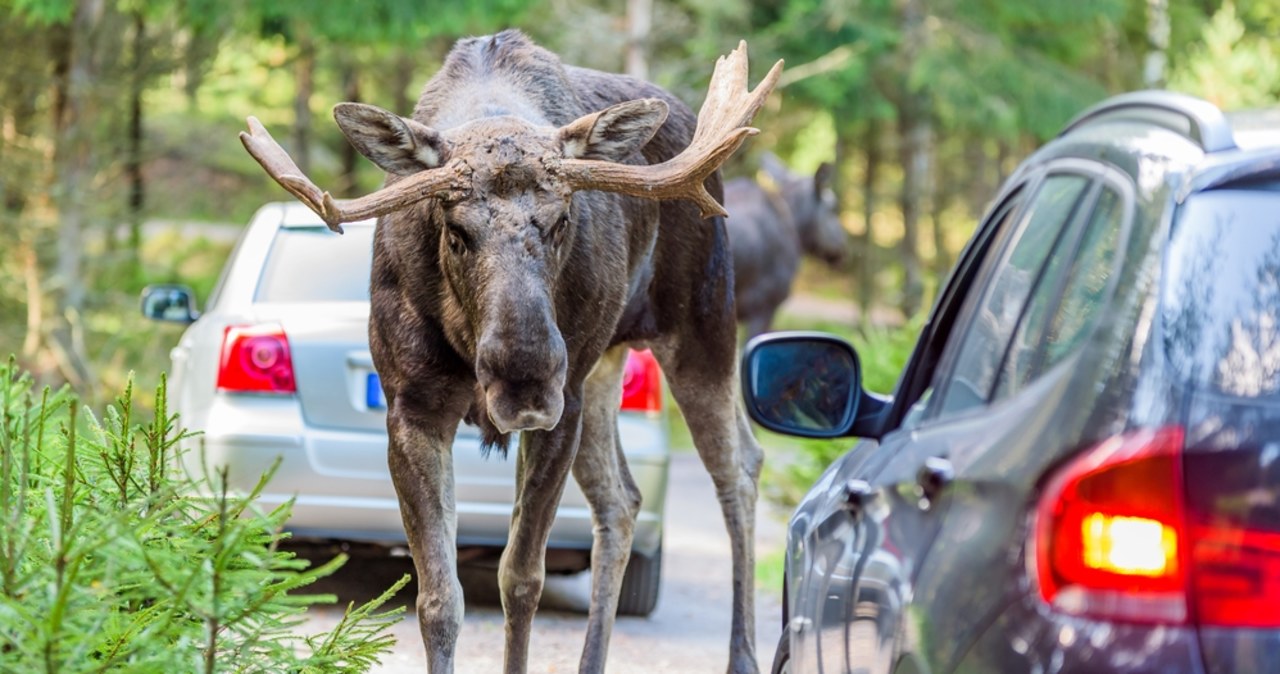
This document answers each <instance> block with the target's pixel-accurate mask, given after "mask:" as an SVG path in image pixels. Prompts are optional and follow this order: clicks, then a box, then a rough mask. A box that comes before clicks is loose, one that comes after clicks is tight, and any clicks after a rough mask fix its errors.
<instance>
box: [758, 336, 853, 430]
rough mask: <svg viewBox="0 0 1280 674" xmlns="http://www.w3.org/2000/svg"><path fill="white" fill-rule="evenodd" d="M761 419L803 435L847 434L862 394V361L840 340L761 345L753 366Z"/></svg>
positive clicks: (769, 424) (781, 342)
mask: <svg viewBox="0 0 1280 674" xmlns="http://www.w3.org/2000/svg"><path fill="white" fill-rule="evenodd" d="M748 367H749V368H750V370H749V377H748V386H749V387H750V389H751V391H750V393H751V397H752V404H753V406H754V407H755V410H754V411H755V412H756V415H757V420H758V421H760V422H761V423H763V424H765V425H766V426H773V427H774V430H780V431H783V432H793V433H797V434H801V435H806V434H818V435H822V434H827V433H833V432H839V431H843V430H844V429H845V428H846V427H847V426H848V424H849V423H850V422H851V421H852V419H853V413H854V411H855V410H854V408H855V406H856V405H857V400H858V394H859V393H860V388H861V387H860V378H859V372H858V362H857V360H856V358H855V357H854V355H853V351H852V350H851V349H850V348H849V347H848V346H847V345H845V344H842V343H840V342H838V341H831V340H823V339H796V340H785V341H776V342H768V343H764V344H760V345H758V346H757V347H756V348H755V350H754V351H753V352H752V354H751V360H750V363H749V365H748Z"/></svg>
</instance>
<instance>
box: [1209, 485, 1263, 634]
mask: <svg viewBox="0 0 1280 674" xmlns="http://www.w3.org/2000/svg"><path fill="white" fill-rule="evenodd" d="M1197 479H1213V477H1212V476H1203V477H1199V476H1197ZM1263 493H1264V494H1265V493H1266V492H1263ZM1258 497H1259V494H1258V493H1256V492H1255V493H1253V494H1250V493H1242V494H1240V496H1239V498H1240V500H1241V501H1245V500H1248V499H1251V498H1254V499H1256V498H1258ZM1263 498H1266V497H1265V496H1264V497H1263ZM1222 505H1226V506H1227V507H1231V508H1233V509H1235V510H1236V512H1240V510H1241V509H1240V506H1239V504H1238V503H1237V504H1236V505H1234V506H1231V505H1228V504H1222ZM1192 518H1195V514H1194V513H1193V514H1192ZM1273 528H1274V524H1273ZM1194 531H1195V534H1196V536H1195V540H1194V542H1193V543H1192V544H1191V602H1192V603H1191V607H1192V611H1193V612H1194V614H1195V618H1196V622H1197V623H1199V624H1201V625H1216V626H1221V627H1262V628H1272V629H1274V628H1277V627H1280V533H1276V532H1275V531H1274V530H1273V531H1262V530H1258V529H1255V528H1252V527H1248V526H1240V525H1238V524H1228V523H1223V522H1216V523H1210V522H1196V524H1195V527H1194Z"/></svg>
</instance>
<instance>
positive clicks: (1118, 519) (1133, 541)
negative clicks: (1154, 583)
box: [1081, 513, 1178, 578]
mask: <svg viewBox="0 0 1280 674" xmlns="http://www.w3.org/2000/svg"><path fill="white" fill-rule="evenodd" d="M1081 542H1082V543H1083V544H1084V564H1085V566H1087V567H1089V568H1091V569H1098V570H1101V571H1109V572H1111V573H1116V574H1121V575H1129V576H1148V577H1152V578H1158V577H1160V576H1167V575H1170V574H1172V573H1173V572H1174V570H1175V569H1176V568H1177V566H1178V532H1176V531H1174V529H1173V528H1172V527H1170V526H1167V525H1166V524H1165V523H1163V522H1160V521H1158V520H1153V519H1147V518H1145V517H1122V516H1112V515H1104V514H1102V513H1093V514H1092V515H1089V516H1087V517H1085V519H1084V523H1083V527H1082V531H1081Z"/></svg>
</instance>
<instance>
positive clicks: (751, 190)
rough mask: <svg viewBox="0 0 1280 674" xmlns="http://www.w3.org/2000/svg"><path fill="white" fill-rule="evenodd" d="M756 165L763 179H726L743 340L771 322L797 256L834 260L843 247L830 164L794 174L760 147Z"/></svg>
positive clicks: (787, 290)
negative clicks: (803, 173) (804, 172)
mask: <svg viewBox="0 0 1280 674" xmlns="http://www.w3.org/2000/svg"><path fill="white" fill-rule="evenodd" d="M760 168H761V171H760V173H761V176H762V177H761V179H754V180H753V179H751V178H735V179H733V180H730V181H728V182H726V183H725V186H724V204H725V209H726V210H728V211H729V215H730V216H731V217H730V218H729V220H728V221H727V226H728V230H729V246H730V248H732V249H733V282H734V299H735V302H736V306H737V314H738V321H739V322H740V323H742V324H743V327H744V328H745V329H746V333H747V338H748V339H749V338H751V337H754V336H756V335H758V334H760V333H762V332H764V331H766V330H768V329H769V326H770V325H771V324H772V323H773V316H774V314H776V313H777V311H778V307H779V306H781V305H782V302H783V301H784V300H786V299H787V296H788V295H790V294H791V284H792V282H793V281H794V280H795V277H796V272H798V271H799V270H800V257H801V255H811V256H814V257H817V258H819V259H821V260H822V261H823V262H826V263H827V264H828V265H831V266H833V267H834V266H837V265H839V264H840V263H841V262H842V261H843V260H844V257H845V253H846V249H847V247H848V235H846V234H845V231H844V226H843V225H841V224H840V212H839V209H838V208H837V205H836V198H835V193H834V192H833V191H832V189H831V173H832V167H831V164H826V163H824V164H822V165H821V166H819V167H818V170H817V171H815V172H814V173H813V175H812V176H808V175H796V174H795V173H792V172H791V171H790V170H788V169H787V167H786V166H784V165H783V164H782V162H781V161H779V160H778V158H777V157H775V156H773V155H772V154H768V153H766V154H765V155H764V156H763V157H762V158H761V161H760Z"/></svg>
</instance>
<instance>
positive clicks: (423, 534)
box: [387, 403, 463, 674]
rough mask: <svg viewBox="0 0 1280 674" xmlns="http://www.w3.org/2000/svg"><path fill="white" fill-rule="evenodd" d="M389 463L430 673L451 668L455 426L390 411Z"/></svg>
mask: <svg viewBox="0 0 1280 674" xmlns="http://www.w3.org/2000/svg"><path fill="white" fill-rule="evenodd" d="M387 425H388V430H389V431H390V433H389V443H388V463H389V464H390V468H391V477H392V482H393V483H394V485H395V488H396V493H397V494H398V495H399V499H400V514H401V517H402V518H403V519H404V527H405V533H406V534H407V536H408V540H409V549H410V550H411V551H412V553H413V562H414V567H415V570H416V571H417V575H418V598H417V613H418V626H419V629H420V630H421V632H422V641H423V644H424V646H425V647H426V652H427V668H428V671H429V672H431V674H452V672H453V662H454V647H455V645H456V643H457V640H458V632H459V631H460V629H461V628H462V615H463V602H462V585H461V584H460V583H459V581H458V570H457V543H456V539H457V510H456V506H455V502H454V489H453V450H452V444H453V435H454V433H453V430H452V429H453V428H455V427H456V426H457V424H456V422H455V423H454V424H452V425H449V424H446V425H445V428H446V429H448V430H441V429H440V427H439V426H438V425H433V426H426V425H423V424H419V423H415V422H411V421H408V420H406V419H405V415H402V414H400V413H398V411H397V409H396V406H395V404H394V403H393V405H392V410H391V412H390V414H389V415H388V424H387Z"/></svg>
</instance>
